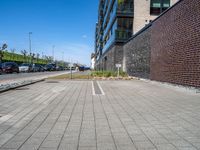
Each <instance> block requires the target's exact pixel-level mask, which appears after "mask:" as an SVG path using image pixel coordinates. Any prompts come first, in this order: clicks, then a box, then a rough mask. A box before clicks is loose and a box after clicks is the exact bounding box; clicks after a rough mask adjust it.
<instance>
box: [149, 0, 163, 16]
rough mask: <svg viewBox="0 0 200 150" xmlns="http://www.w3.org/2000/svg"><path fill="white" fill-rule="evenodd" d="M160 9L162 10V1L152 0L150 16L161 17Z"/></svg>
mask: <svg viewBox="0 0 200 150" xmlns="http://www.w3.org/2000/svg"><path fill="white" fill-rule="evenodd" d="M160 9H161V1H160V0H151V8H150V14H151V15H159V14H160Z"/></svg>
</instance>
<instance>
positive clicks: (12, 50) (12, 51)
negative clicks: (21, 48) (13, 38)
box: [10, 48, 16, 59]
mask: <svg viewBox="0 0 200 150" xmlns="http://www.w3.org/2000/svg"><path fill="white" fill-rule="evenodd" d="M15 50H16V49H14V48H12V49H11V50H10V51H11V53H12V59H14V55H15Z"/></svg>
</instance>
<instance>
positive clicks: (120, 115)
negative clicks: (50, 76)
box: [0, 80, 200, 150]
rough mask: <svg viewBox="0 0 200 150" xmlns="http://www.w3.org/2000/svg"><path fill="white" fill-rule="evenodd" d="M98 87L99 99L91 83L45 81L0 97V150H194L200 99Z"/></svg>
mask: <svg viewBox="0 0 200 150" xmlns="http://www.w3.org/2000/svg"><path fill="white" fill-rule="evenodd" d="M98 84H99V85H100V86H101V87H100V89H101V90H103V92H104V94H105V95H95V90H94V89H93V88H92V87H93V86H92V85H93V84H92V81H50V80H49V81H45V82H41V83H37V84H34V85H30V86H27V87H22V88H19V89H16V90H12V91H8V92H6V93H2V94H0V116H1V117H0V150H177V149H180V150H196V149H200V94H194V93H189V92H181V91H177V90H173V89H172V88H167V87H163V86H162V85H159V84H158V85H157V84H151V83H146V82H143V81H137V80H135V81H99V82H98ZM98 84H95V85H98Z"/></svg>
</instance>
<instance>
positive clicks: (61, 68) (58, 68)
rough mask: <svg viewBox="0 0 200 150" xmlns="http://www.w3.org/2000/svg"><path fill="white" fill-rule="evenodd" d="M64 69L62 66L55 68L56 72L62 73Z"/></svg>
mask: <svg viewBox="0 0 200 150" xmlns="http://www.w3.org/2000/svg"><path fill="white" fill-rule="evenodd" d="M63 70H64V67H63V66H56V71H63Z"/></svg>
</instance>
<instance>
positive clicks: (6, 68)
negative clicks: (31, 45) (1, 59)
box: [2, 62, 19, 73]
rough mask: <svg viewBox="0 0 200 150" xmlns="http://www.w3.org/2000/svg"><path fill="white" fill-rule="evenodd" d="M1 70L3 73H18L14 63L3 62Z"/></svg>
mask: <svg viewBox="0 0 200 150" xmlns="http://www.w3.org/2000/svg"><path fill="white" fill-rule="evenodd" d="M2 70H3V72H4V73H14V72H16V73H19V67H18V65H17V64H16V63H14V62H5V63H3V64H2Z"/></svg>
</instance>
